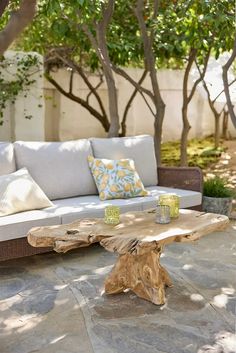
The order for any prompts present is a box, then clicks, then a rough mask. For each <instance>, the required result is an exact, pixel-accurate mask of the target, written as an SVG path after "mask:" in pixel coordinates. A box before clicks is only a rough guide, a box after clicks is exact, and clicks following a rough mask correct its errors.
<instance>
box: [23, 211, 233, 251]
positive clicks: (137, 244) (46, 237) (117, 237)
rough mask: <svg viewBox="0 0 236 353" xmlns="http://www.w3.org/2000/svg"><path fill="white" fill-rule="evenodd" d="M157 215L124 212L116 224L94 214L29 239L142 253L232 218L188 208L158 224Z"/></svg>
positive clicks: (61, 246)
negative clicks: (169, 220)
mask: <svg viewBox="0 0 236 353" xmlns="http://www.w3.org/2000/svg"><path fill="white" fill-rule="evenodd" d="M155 218H156V215H155V213H154V212H153V210H149V211H141V212H128V213H124V214H122V215H121V217H120V223H119V224H118V225H116V226H113V225H107V224H105V223H104V220H103V219H102V218H92V219H84V220H77V221H75V222H73V223H70V224H64V225H58V226H48V227H37V228H32V229H31V230H30V231H29V233H28V242H29V243H30V244H31V245H32V246H35V247H53V248H54V250H55V251H58V252H66V251H68V250H70V249H73V248H78V247H84V246H89V245H90V244H92V243H95V242H100V243H101V245H102V246H104V247H105V248H106V249H107V250H108V251H113V252H118V253H119V254H125V253H127V252H129V253H133V254H141V253H146V252H148V251H150V250H152V249H155V248H157V247H160V246H163V245H165V244H168V243H171V242H173V241H176V242H183V241H194V240H197V239H199V238H200V237H201V236H203V235H206V234H208V233H211V232H213V231H216V230H221V229H223V228H224V227H225V226H226V225H227V224H228V222H229V219H228V217H227V216H223V215H217V214H213V213H205V212H198V211H192V210H185V209H183V210H180V216H179V218H177V219H174V220H171V222H170V223H169V224H157V223H155Z"/></svg>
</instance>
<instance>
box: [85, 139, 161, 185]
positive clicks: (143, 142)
mask: <svg viewBox="0 0 236 353" xmlns="http://www.w3.org/2000/svg"><path fill="white" fill-rule="evenodd" d="M90 141H91V143H92V148H93V155H94V157H95V158H106V159H122V158H129V159H133V160H134V164H135V169H136V170H137V172H138V174H139V176H140V179H141V180H142V183H143V185H144V186H152V185H157V164H156V157H155V150H154V141H153V138H152V137H151V136H148V135H141V136H132V137H114V138H91V139H90Z"/></svg>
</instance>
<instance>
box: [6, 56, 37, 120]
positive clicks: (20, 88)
mask: <svg viewBox="0 0 236 353" xmlns="http://www.w3.org/2000/svg"><path fill="white" fill-rule="evenodd" d="M32 68H34V70H37V69H38V68H39V58H38V56H37V55H33V54H28V55H26V56H23V57H20V56H18V55H17V54H16V56H15V57H13V58H12V59H8V58H5V57H2V58H1V60H0V125H2V124H3V112H4V109H5V108H6V105H7V103H8V102H11V103H12V104H14V103H15V100H16V97H17V96H18V94H19V93H21V92H24V95H25V97H27V92H28V91H29V88H30V86H31V85H32V84H33V83H34V82H35V80H34V79H32V77H31V76H32V73H33V72H32ZM25 117H26V118H27V119H30V118H31V116H29V115H27V116H25Z"/></svg>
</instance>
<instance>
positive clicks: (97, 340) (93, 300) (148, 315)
mask: <svg viewBox="0 0 236 353" xmlns="http://www.w3.org/2000/svg"><path fill="white" fill-rule="evenodd" d="M115 261H116V255H115V254H113V253H108V252H107V251H105V250H104V249H103V248H102V247H100V246H98V245H95V246H91V247H90V248H84V249H78V250H76V251H71V252H70V253H67V254H63V255H59V254H55V253H50V254H42V255H37V256H33V257H30V258H24V259H18V260H12V261H6V262H3V263H0V352H1V353H33V352H40V353H54V352H55V353H115V352H125V353H133V352H134V353H144V352H145V353H206V352H207V353H235V352H236V335H235V325H236V309H235V308H236V275H235V273H236V224H235V222H231V224H230V226H229V227H228V228H227V229H226V230H225V231H224V232H218V233H212V234H210V235H209V236H206V237H203V238H202V239H201V240H199V241H198V242H197V243H194V244H182V243H181V244H177V243H175V244H171V245H169V246H167V247H166V249H165V252H164V254H163V256H162V259H161V262H162V263H163V265H164V266H165V267H166V268H167V269H168V271H169V273H170V275H171V277H172V280H173V283H174V287H173V288H168V289H167V290H166V294H167V302H166V304H165V305H164V306H156V305H154V304H152V303H150V302H147V301H145V300H142V299H140V298H138V297H136V295H134V294H133V293H132V292H127V293H124V294H119V295H111V296H106V295H105V294H104V292H103V291H104V288H103V283H104V279H105V277H106V275H107V274H108V273H109V271H110V270H111V268H112V266H113V264H114V262H115Z"/></svg>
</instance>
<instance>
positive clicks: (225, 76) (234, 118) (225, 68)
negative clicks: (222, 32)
mask: <svg viewBox="0 0 236 353" xmlns="http://www.w3.org/2000/svg"><path fill="white" fill-rule="evenodd" d="M235 58H236V36H235V39H234V47H233V51H232V54H231V56H230V58H229V60H228V61H227V62H226V64H225V65H224V66H223V68H222V72H223V74H222V76H223V82H224V91H225V97H226V102H227V106H228V112H229V116H230V118H231V121H232V123H233V125H234V127H235V128H236V114H235V112H234V106H233V104H232V101H231V97H230V91H229V82H228V70H229V68H230V66H231V65H232V64H233V62H234V60H235Z"/></svg>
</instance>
